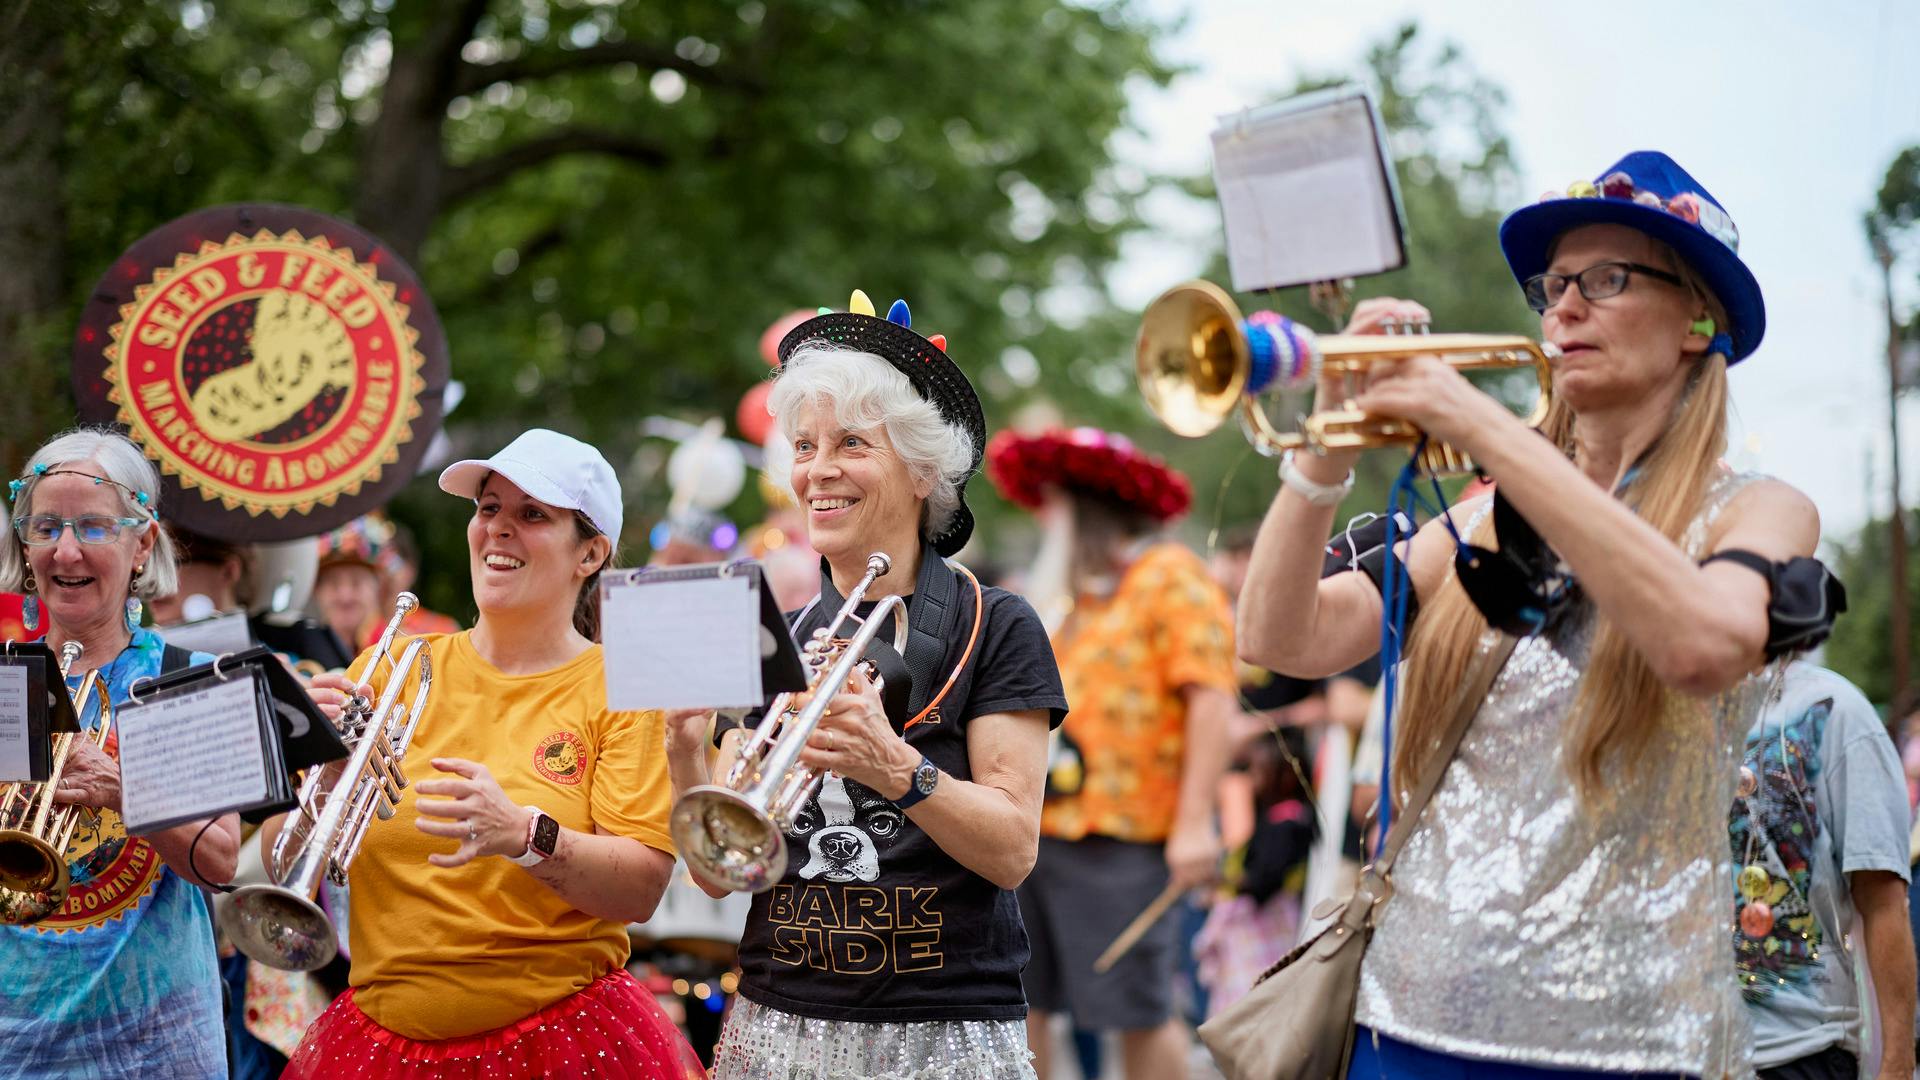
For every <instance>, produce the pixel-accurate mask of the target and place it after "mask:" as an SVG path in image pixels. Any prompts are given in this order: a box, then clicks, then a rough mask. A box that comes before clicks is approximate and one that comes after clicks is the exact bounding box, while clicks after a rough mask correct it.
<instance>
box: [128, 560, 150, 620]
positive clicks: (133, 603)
mask: <svg viewBox="0 0 1920 1080" xmlns="http://www.w3.org/2000/svg"><path fill="white" fill-rule="evenodd" d="M145 569H146V567H144V566H136V567H134V568H133V580H132V581H130V582H128V583H127V584H128V586H129V587H131V586H133V585H134V584H137V583H138V582H139V580H140V572H141V571H143V570H145ZM146 611H147V607H146V605H145V604H142V603H141V602H140V598H139V597H137V596H129V597H127V633H129V634H131V633H133V632H135V631H137V630H139V629H140V616H142V615H144V614H146Z"/></svg>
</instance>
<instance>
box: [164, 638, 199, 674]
mask: <svg viewBox="0 0 1920 1080" xmlns="http://www.w3.org/2000/svg"><path fill="white" fill-rule="evenodd" d="M192 666H193V654H192V653H191V652H188V651H187V650H185V649H183V648H181V647H180V646H178V645H165V646H162V647H161V649H160V674H162V675H171V674H172V673H174V672H176V671H179V670H180V669H182V668H189V667H192Z"/></svg>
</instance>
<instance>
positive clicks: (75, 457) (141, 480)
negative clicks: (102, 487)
mask: <svg viewBox="0 0 1920 1080" xmlns="http://www.w3.org/2000/svg"><path fill="white" fill-rule="evenodd" d="M89 464H90V465H94V466H97V467H98V468H99V470H100V475H101V476H104V477H106V478H107V479H108V480H111V481H113V483H111V484H108V485H106V486H107V487H109V488H111V489H112V491H113V492H114V494H115V496H116V497H117V498H118V499H119V500H120V508H121V515H120V516H122V517H137V518H140V519H142V520H143V521H144V522H145V524H144V525H142V526H141V530H142V531H144V530H146V529H157V530H158V532H157V533H156V535H155V536H154V541H153V552H152V553H151V554H150V555H149V556H148V557H147V569H146V571H145V572H144V573H142V574H141V575H140V577H139V579H138V580H136V581H135V582H134V584H133V588H132V589H131V590H129V591H130V593H131V594H132V595H134V596H137V597H139V598H140V599H142V600H152V599H154V598H156V597H161V596H171V595H173V594H174V593H175V592H178V591H179V589H180V567H179V556H178V554H177V552H176V549H175V547H174V543H173V537H172V536H170V535H168V533H167V530H165V529H161V528H160V523H159V521H158V514H159V511H160V471H159V470H158V469H155V468H154V467H153V462H151V461H148V460H147V455H145V454H143V453H141V452H140V448H139V447H138V446H135V445H134V443H133V440H131V439H129V438H127V437H126V436H125V435H122V434H120V433H119V432H118V431H115V430H113V429H112V428H105V427H82V428H74V429H73V430H71V431H64V432H61V433H60V434H58V435H55V436H54V437H53V438H51V439H49V440H47V442H46V445H44V446H42V447H40V449H38V450H35V451H34V452H33V456H32V457H30V458H28V459H27V467H26V468H25V469H24V470H22V472H23V474H24V475H23V476H22V479H23V480H25V481H26V483H25V486H23V487H22V488H21V489H20V495H19V502H20V505H19V506H18V508H14V507H11V506H7V505H6V502H5V500H0V508H4V509H5V511H6V514H5V517H6V519H7V537H6V542H5V543H0V591H4V592H16V593H17V592H24V591H25V590H26V586H27V553H26V549H25V548H24V547H22V546H21V544H20V537H19V535H18V534H17V533H15V532H14V531H13V528H12V523H13V519H14V518H15V517H26V516H27V515H28V514H31V513H33V492H34V489H35V488H37V487H39V486H40V485H39V482H38V481H39V477H38V476H36V475H35V473H34V470H35V469H38V468H40V467H42V466H45V467H47V468H53V467H54V466H58V465H89ZM122 485H124V486H122ZM134 491H144V492H146V493H147V504H146V505H145V506H142V505H140V503H139V501H138V500H136V499H135V498H134V497H133V495H132V494H131V492H134Z"/></svg>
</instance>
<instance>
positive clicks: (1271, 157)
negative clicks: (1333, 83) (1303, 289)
mask: <svg viewBox="0 0 1920 1080" xmlns="http://www.w3.org/2000/svg"><path fill="white" fill-rule="evenodd" d="M1387 167H1388V166H1387V163H1386V160H1385V156H1384V152H1383V149H1382V146H1381V142H1380V133H1379V131H1378V130H1377V129H1376V128H1375V127H1374V115H1373V110H1372V107H1371V106H1370V105H1369V104H1368V102H1367V99H1366V98H1365V97H1362V96H1359V95H1357V94H1354V93H1352V92H1351V91H1346V92H1335V93H1332V94H1331V95H1326V94H1322V95H1310V96H1309V97H1308V98H1306V99H1302V100H1300V101H1290V102H1286V103H1283V104H1282V105H1280V106H1278V107H1275V108H1272V109H1267V110H1263V111H1262V112H1261V113H1259V114H1245V115H1234V116H1229V117H1226V118H1224V119H1223V121H1222V124H1221V126H1220V128H1219V129H1218V130H1216V131H1215V132H1214V133H1213V173H1214V184H1215V187H1216V188H1217V190H1218V191H1219V194H1220V209H1221V212H1222V215H1223V217H1224V218H1225V223H1226V231H1227V262H1228V266H1229V268H1230V269H1231V270H1232V273H1233V286H1234V288H1236V289H1239V290H1242V291H1252V290H1257V289H1267V288H1281V287H1285V286H1289V285H1302V284H1306V283H1308V282H1314V281H1332V280H1336V279H1339V278H1343V277H1357V276H1360V275H1364V274H1375V273H1380V272H1382V271H1385V270H1392V269H1395V268H1397V267H1399V266H1402V265H1404V264H1405V262H1406V254H1405V252H1404V251H1403V250H1402V248H1401V237H1400V228H1399V211H1398V208H1397V206H1396V203H1395V197H1394V192H1393V189H1392V188H1391V187H1390V186H1389V184H1388V179H1387V172H1386V169H1387Z"/></svg>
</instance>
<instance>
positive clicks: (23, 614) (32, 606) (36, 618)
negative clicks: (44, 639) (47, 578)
mask: <svg viewBox="0 0 1920 1080" xmlns="http://www.w3.org/2000/svg"><path fill="white" fill-rule="evenodd" d="M39 587H40V584H39V582H37V581H35V580H33V569H32V568H31V567H29V568H28V569H27V597H26V599H25V600H22V601H21V602H20V623H21V625H22V626H25V627H26V628H27V633H29V634H37V633H39V632H40V594H39V593H38V592H36V591H35V590H36V589H38V588H39Z"/></svg>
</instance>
